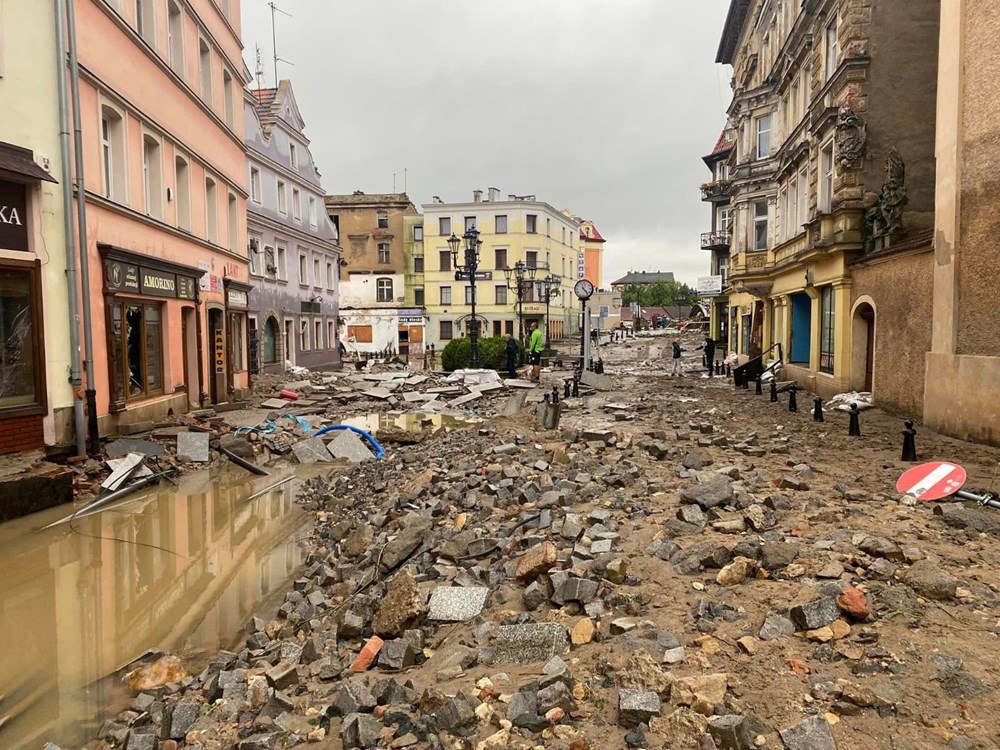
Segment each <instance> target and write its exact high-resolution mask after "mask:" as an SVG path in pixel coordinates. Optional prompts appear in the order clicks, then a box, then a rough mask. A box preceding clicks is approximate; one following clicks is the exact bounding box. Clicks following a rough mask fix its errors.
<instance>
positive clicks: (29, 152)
mask: <svg viewBox="0 0 1000 750" xmlns="http://www.w3.org/2000/svg"><path fill="white" fill-rule="evenodd" d="M54 6H55V4H54V3H52V2H37V1H36V0H6V1H5V2H2V3H0V101H2V102H3V113H4V116H3V118H2V119H0V338H2V344H3V346H2V348H3V355H2V358H0V453H10V452H14V451H17V450H25V449H29V448H41V447H43V446H50V447H51V446H65V445H67V444H69V443H71V442H72V441H73V437H74V431H73V418H72V405H73V392H72V389H71V386H70V382H69V377H70V361H71V360H70V335H69V331H70V324H69V308H68V306H67V295H68V287H67V281H66V232H65V229H64V221H65V216H66V213H65V211H64V209H63V195H64V193H63V191H64V190H68V189H69V186H68V185H65V184H63V183H64V179H63V175H62V168H63V162H62V159H61V156H60V136H59V132H60V124H59V123H60V119H59V98H58V91H59V84H58V67H57V66H58V62H59V61H60V60H62V54H61V49H60V48H59V45H58V44H57V41H56V18H55V10H54ZM71 241H72V240H71ZM94 270H95V271H96V272H97V273H99V272H100V270H99V269H94Z"/></svg>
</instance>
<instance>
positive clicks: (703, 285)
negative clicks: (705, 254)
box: [698, 276, 722, 294]
mask: <svg viewBox="0 0 1000 750" xmlns="http://www.w3.org/2000/svg"><path fill="white" fill-rule="evenodd" d="M698 294H722V277H721V276H699V277H698Z"/></svg>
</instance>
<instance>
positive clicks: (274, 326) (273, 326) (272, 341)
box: [264, 317, 278, 365]
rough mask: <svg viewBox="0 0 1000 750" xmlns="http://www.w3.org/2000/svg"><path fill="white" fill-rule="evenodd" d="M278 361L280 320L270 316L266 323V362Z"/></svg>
mask: <svg viewBox="0 0 1000 750" xmlns="http://www.w3.org/2000/svg"><path fill="white" fill-rule="evenodd" d="M277 361H278V321H277V320H275V319H274V318H273V317H269V318H268V319H267V322H266V323H264V364H265V365H273V364H275V363H276V362H277Z"/></svg>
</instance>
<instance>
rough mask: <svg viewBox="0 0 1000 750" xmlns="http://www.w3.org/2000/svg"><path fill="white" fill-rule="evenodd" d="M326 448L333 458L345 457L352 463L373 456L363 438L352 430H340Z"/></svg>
mask: <svg viewBox="0 0 1000 750" xmlns="http://www.w3.org/2000/svg"><path fill="white" fill-rule="evenodd" d="M326 448H327V451H328V452H329V455H331V456H333V457H334V458H340V459H346V460H348V461H350V462H351V463H352V464H360V463H363V462H364V461H371V460H372V459H373V458H374V455H373V454H372V452H371V451H370V450H369V449H368V446H367V445H366V444H365V442H364V438H362V437H361V436H360V435H359V434H358V433H356V432H354V431H352V430H340V431H339V432H338V434H337V436H336V437H335V438H334V439H333V440H331V441H330V442H329V443H328V444H327V446H326Z"/></svg>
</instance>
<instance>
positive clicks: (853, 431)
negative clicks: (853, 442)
mask: <svg viewBox="0 0 1000 750" xmlns="http://www.w3.org/2000/svg"><path fill="white" fill-rule="evenodd" d="M860 413H861V410H860V409H858V405H857V404H851V426H850V428H849V429H848V431H847V434H848V435H850V436H851V437H861V421H860V420H859V419H858V415H859V414H860Z"/></svg>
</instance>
